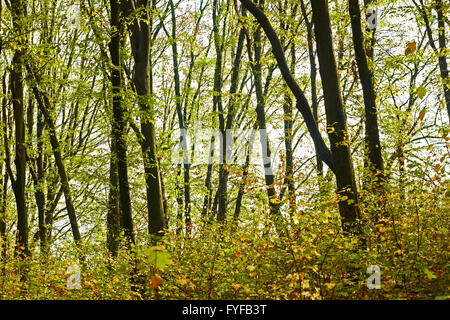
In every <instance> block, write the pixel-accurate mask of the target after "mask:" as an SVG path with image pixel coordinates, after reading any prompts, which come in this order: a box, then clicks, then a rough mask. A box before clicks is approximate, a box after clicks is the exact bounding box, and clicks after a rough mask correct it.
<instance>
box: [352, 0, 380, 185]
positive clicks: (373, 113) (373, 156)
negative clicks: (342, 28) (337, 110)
mask: <svg viewBox="0 0 450 320" xmlns="http://www.w3.org/2000/svg"><path fill="white" fill-rule="evenodd" d="M348 4H349V13H350V21H351V27H352V34H353V48H354V50H355V57H356V63H357V65H358V75H359V79H360V81H361V85H362V89H363V96H364V106H365V118H364V119H365V127H366V147H367V158H368V166H369V170H370V172H372V175H373V178H375V179H376V181H378V183H376V184H377V185H378V184H379V182H381V180H382V176H383V172H384V164H383V157H382V155H381V143H380V134H379V130H378V116H377V106H376V93H375V89H374V77H373V72H372V71H371V70H370V67H369V63H368V60H367V59H368V57H367V55H366V50H365V48H364V35H363V31H362V28H361V12H360V8H359V2H358V0H349V2H348Z"/></svg>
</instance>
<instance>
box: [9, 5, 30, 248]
mask: <svg viewBox="0 0 450 320" xmlns="http://www.w3.org/2000/svg"><path fill="white" fill-rule="evenodd" d="M11 8H12V12H11V13H12V18H13V27H14V30H16V32H17V33H16V34H17V35H18V38H19V40H18V41H19V43H18V44H17V46H18V48H17V49H16V50H15V51H14V56H13V60H12V69H11V94H12V103H13V108H14V123H15V139H16V142H15V144H16V146H15V150H16V156H15V160H14V163H15V166H16V178H15V180H11V181H14V182H13V186H14V187H13V190H14V194H15V197H16V207H17V240H16V242H17V246H16V253H17V254H18V255H19V256H22V257H24V256H26V255H28V254H29V251H28V215H27V204H26V197H25V180H26V171H25V170H26V146H25V120H24V112H25V110H24V101H23V99H24V92H23V90H24V77H23V73H24V55H25V43H24V41H23V40H20V39H23V34H22V33H25V32H26V26H25V25H24V21H23V19H24V17H25V16H26V13H25V10H26V8H25V3H24V2H23V1H22V0H14V1H11Z"/></svg>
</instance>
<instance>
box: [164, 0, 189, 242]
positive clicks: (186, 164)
mask: <svg viewBox="0 0 450 320" xmlns="http://www.w3.org/2000/svg"><path fill="white" fill-rule="evenodd" d="M169 5H170V12H171V19H172V35H171V37H172V60H173V74H174V81H175V102H176V109H177V115H178V124H179V127H180V146H181V149H182V150H183V167H184V170H183V178H184V218H185V224H186V236H190V233H191V213H190V207H191V191H190V182H189V171H190V167H191V164H190V159H189V156H188V145H187V132H186V130H187V128H186V123H185V119H184V115H183V110H182V99H183V97H182V96H181V90H180V74H179V68H178V48H177V42H176V40H175V39H176V28H177V21H176V16H175V6H174V5H173V1H172V0H169Z"/></svg>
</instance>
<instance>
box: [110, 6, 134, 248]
mask: <svg viewBox="0 0 450 320" xmlns="http://www.w3.org/2000/svg"><path fill="white" fill-rule="evenodd" d="M110 6H111V26H112V27H113V28H114V32H113V33H112V35H111V41H110V43H109V52H110V55H111V86H112V93H113V99H112V108H113V121H112V138H113V142H112V143H111V145H112V150H111V151H112V155H111V157H113V159H112V160H111V164H112V165H113V168H114V167H116V168H117V169H116V170H117V178H115V177H114V175H115V173H114V172H112V173H111V175H112V176H111V182H113V183H114V182H115V181H113V180H114V179H117V180H118V182H117V184H118V187H119V189H118V192H119V208H118V210H119V212H120V215H121V216H120V218H119V219H118V218H117V217H113V216H112V217H110V219H111V220H110V221H111V223H112V225H111V233H112V234H111V236H114V237H115V238H116V239H114V240H112V239H111V241H114V242H116V241H117V237H118V234H117V231H115V232H114V231H113V230H114V229H115V225H117V222H118V221H121V227H122V228H123V230H124V232H125V238H126V240H127V241H128V244H134V242H135V239H134V231H133V216H132V211H131V196H130V186H129V183H128V161H127V141H126V124H127V118H126V117H127V116H126V112H127V110H126V109H125V105H124V104H123V103H122V97H121V94H122V72H121V67H122V63H121V57H120V56H121V42H122V33H123V25H122V17H121V16H120V3H119V2H118V1H117V0H111V1H110ZM112 170H113V169H112ZM113 186H114V184H112V185H111V187H113ZM111 200H113V199H111ZM111 209H113V208H111ZM113 213H116V209H113V210H112V211H111V214H113ZM114 233H115V234H114ZM115 245H116V244H115Z"/></svg>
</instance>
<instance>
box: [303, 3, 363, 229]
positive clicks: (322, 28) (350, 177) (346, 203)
mask: <svg viewBox="0 0 450 320" xmlns="http://www.w3.org/2000/svg"><path fill="white" fill-rule="evenodd" d="M311 5H312V10H313V22H314V30H315V36H316V43H317V54H318V58H319V65H320V75H321V78H322V86H323V93H324V100H325V111H326V116H327V130H328V137H329V139H330V143H331V153H332V154H333V159H334V160H335V161H334V163H335V171H334V173H335V175H336V184H337V194H338V197H339V212H340V215H341V222H342V227H343V230H344V232H346V233H353V232H357V230H356V223H357V220H358V218H359V216H360V213H359V207H358V193H357V188H356V182H355V174H354V171H353V164H352V158H351V154H350V141H349V139H348V133H347V121H346V115H345V112H344V106H343V103H342V96H341V89H340V83H339V76H338V72H337V66H336V59H335V56H334V50H333V40H332V32H331V25H330V17H329V13H328V1H327V0H315V1H312V2H311Z"/></svg>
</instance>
